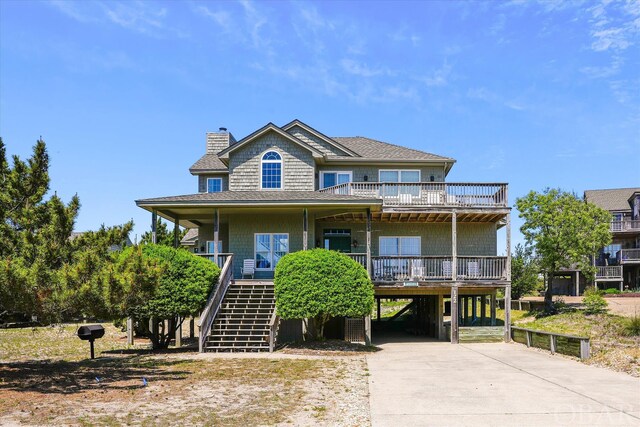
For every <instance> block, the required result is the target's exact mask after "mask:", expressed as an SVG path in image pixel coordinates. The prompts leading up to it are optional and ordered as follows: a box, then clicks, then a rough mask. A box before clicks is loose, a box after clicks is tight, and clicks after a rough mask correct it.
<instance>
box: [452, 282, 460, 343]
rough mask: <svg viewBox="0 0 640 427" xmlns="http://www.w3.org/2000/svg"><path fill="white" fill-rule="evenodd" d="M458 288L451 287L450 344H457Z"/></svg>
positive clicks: (455, 286)
mask: <svg viewBox="0 0 640 427" xmlns="http://www.w3.org/2000/svg"><path fill="white" fill-rule="evenodd" d="M458 339H459V338H458V286H457V285H453V286H451V344H458Z"/></svg>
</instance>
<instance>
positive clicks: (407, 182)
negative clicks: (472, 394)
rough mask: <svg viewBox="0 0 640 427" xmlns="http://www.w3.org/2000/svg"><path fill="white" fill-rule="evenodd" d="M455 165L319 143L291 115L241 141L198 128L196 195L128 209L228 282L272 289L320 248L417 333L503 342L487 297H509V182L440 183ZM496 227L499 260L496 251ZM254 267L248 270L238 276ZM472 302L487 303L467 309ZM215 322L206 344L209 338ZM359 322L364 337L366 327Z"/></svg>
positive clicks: (362, 144) (350, 144) (381, 149)
mask: <svg viewBox="0 0 640 427" xmlns="http://www.w3.org/2000/svg"><path fill="white" fill-rule="evenodd" d="M454 163H455V160H454V159H452V158H449V157H443V156H439V155H435V154H430V153H426V152H423V151H418V150H415V149H410V148H406V147H402V146H399V145H393V144H389V143H385V142H381V141H377V140H374V139H370V138H365V137H360V136H356V137H328V136H326V135H324V134H323V133H321V132H320V131H318V130H316V129H314V128H312V127H310V126H308V125H306V124H304V123H302V122H300V121H299V120H294V121H292V122H291V123H288V124H286V125H284V126H281V127H279V126H276V125H274V124H272V123H269V124H267V125H266V126H264V127H262V128H260V129H258V130H256V131H255V132H253V133H251V134H250V135H248V136H246V137H244V138H242V139H240V140H236V139H235V138H234V137H233V135H231V133H229V132H227V130H226V129H225V128H221V129H220V131H219V132H211V133H207V141H206V153H205V154H204V155H203V156H202V157H201V158H200V159H199V160H198V161H197V162H196V163H195V164H193V166H191V168H190V169H189V171H190V172H191V174H193V175H195V176H196V177H197V179H198V182H197V192H196V193H192V194H187V195H179V196H169V197H158V198H152V199H143V200H137V201H136V204H137V205H138V206H139V207H141V208H144V209H146V210H148V211H150V212H152V216H153V224H155V215H160V216H162V217H163V218H165V219H167V220H170V221H173V222H174V223H175V224H176V225H180V226H183V227H187V228H189V229H190V230H189V232H188V233H187V235H186V236H185V237H184V238H183V239H182V242H181V243H182V245H184V246H186V247H190V248H191V250H192V251H193V252H195V253H197V254H198V255H200V256H205V257H208V258H210V259H211V260H212V261H215V262H218V264H219V265H221V266H223V265H224V263H225V262H227V263H229V262H230V261H229V260H230V259H232V260H233V261H232V264H229V267H232V277H233V278H235V285H234V286H236V287H238V286H243V284H244V285H246V286H250V285H249V284H251V283H254V284H255V283H257V282H243V281H241V279H243V278H248V279H254V280H256V281H257V280H262V281H263V282H264V283H267V284H268V285H271V283H270V280H271V279H272V278H273V273H274V269H275V266H276V264H277V263H278V260H279V259H280V258H281V257H282V256H284V255H285V254H286V253H289V252H294V251H299V250H306V249H311V248H316V247H321V248H327V249H332V250H337V251H341V252H344V253H345V254H347V255H348V256H350V257H352V258H353V259H354V260H356V261H358V262H359V263H361V264H362V265H363V266H364V267H365V268H366V269H367V271H368V272H369V275H370V277H371V279H372V281H373V283H374V285H375V295H376V299H377V300H378V303H379V301H380V299H387V298H391V299H394V298H407V299H412V300H413V301H414V303H415V304H414V311H415V312H417V313H418V316H417V318H418V319H421V320H420V322H421V323H420V324H419V325H417V326H416V328H417V333H419V334H423V335H426V336H431V337H434V338H438V339H451V341H452V342H454V343H455V342H458V341H459V340H461V341H462V340H472V339H473V336H474V334H475V333H476V332H477V331H479V330H480V329H479V328H474V326H480V325H484V330H483V331H484V333H486V334H489V335H490V336H492V337H493V338H496V337H499V338H500V339H503V338H504V339H507V340H508V337H509V328H508V327H504V328H503V327H502V326H495V324H496V320H495V299H496V292H497V291H498V290H502V291H504V293H505V294H506V298H507V299H509V298H510V290H511V288H510V286H511V285H510V208H509V203H508V200H507V184H504V183H450V182H447V181H446V177H447V175H448V174H449V172H450V170H451V168H452V167H453V165H454ZM505 226H506V239H507V244H506V247H507V254H508V255H507V256H498V254H497V231H498V229H499V228H501V227H505ZM251 264H253V265H254V266H255V273H254V274H253V275H243V267H247V266H248V267H251ZM244 272H245V273H246V272H247V271H244ZM251 286H253V285H251ZM256 286H257V285H256ZM271 286H272V285H271ZM229 289H230V290H233V289H235V288H234V287H233V286H230V287H229ZM229 292H231V291H229ZM265 292H266V291H265ZM223 297H225V298H228V297H226V296H224V295H223ZM449 298H451V305H449V304H445V303H444V300H445V299H449ZM470 299H472V300H473V301H483V302H491V304H490V305H489V306H488V307H490V308H489V309H487V305H486V304H484V305H482V306H478V308H477V309H476V308H475V307H476V305H473V307H474V308H473V309H470V308H468V307H470V304H467V302H468V301H469V300H470ZM506 306H507V307H509V304H507V305H506ZM449 307H451V308H449ZM221 310H222V309H221ZM449 311H451V312H452V314H453V316H452V317H451V322H450V323H449V322H446V317H445V316H448V315H449ZM267 314H272V315H273V310H271V311H267ZM218 316H220V315H219V314H218ZM216 322H218V320H216ZM216 322H214V324H213V327H212V328H213V329H211V331H210V332H211V335H210V337H209V338H208V340H207V342H206V343H205V346H214V345H215V343H216V336H218V335H216V333H217V332H216V333H214V332H215V331H218V332H220V331H219V330H218V329H217V328H218V326H217V325H218V323H216ZM356 323H357V322H356ZM356 323H352V324H351V326H353V327H355V328H356V329H357V328H360V330H364V331H365V334H366V335H367V337H370V324H369V320H368V319H365V320H364V321H363V323H360V324H356ZM354 325H355V326H354ZM271 327H273V322H272V324H271ZM205 328H206V329H205V330H207V331H209V329H208V326H207V325H206V324H205ZM240 329H241V328H240ZM240 329H238V331H237V332H238V333H241V332H243V331H242V330H240ZM352 329H353V328H352ZM489 338H491V337H489ZM220 339H222V338H220ZM265 339H266V340H268V337H267V338H265ZM225 346H226V344H225ZM227 347H232V346H231V344H229V345H228V346H226V347H224V348H227ZM245 347H246V348H247V349H250V348H251V347H250V346H249V345H248V344H247V345H246V346H245ZM243 348H244V347H243Z"/></svg>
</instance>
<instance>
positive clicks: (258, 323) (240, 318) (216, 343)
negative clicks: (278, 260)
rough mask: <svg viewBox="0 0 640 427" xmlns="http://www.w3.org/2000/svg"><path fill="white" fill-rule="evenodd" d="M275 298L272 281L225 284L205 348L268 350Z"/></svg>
mask: <svg viewBox="0 0 640 427" xmlns="http://www.w3.org/2000/svg"><path fill="white" fill-rule="evenodd" d="M275 309H276V300H275V296H274V292H273V282H260V281H247V282H244V281H242V282H241V281H238V282H236V283H232V284H231V285H229V288H228V290H227V292H226V294H225V295H224V299H223V300H222V304H221V306H220V310H219V311H218V313H217V316H216V317H215V319H214V321H213V325H212V326H211V331H210V333H209V335H208V337H207V339H206V342H205V346H204V347H205V348H204V350H205V351H211V352H224V351H226V352H247V351H269V350H270V346H269V343H270V331H271V323H272V322H273V318H274V316H275Z"/></svg>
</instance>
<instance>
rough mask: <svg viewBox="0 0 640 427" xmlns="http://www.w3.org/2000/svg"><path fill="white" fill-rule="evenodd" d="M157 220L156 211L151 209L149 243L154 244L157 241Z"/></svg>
mask: <svg viewBox="0 0 640 427" xmlns="http://www.w3.org/2000/svg"><path fill="white" fill-rule="evenodd" d="M157 222H158V213H157V212H156V210H155V209H153V210H151V243H153V244H154V245H155V244H156V243H158V242H157V240H156V224H157Z"/></svg>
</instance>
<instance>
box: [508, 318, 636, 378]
mask: <svg viewBox="0 0 640 427" xmlns="http://www.w3.org/2000/svg"><path fill="white" fill-rule="evenodd" d="M628 321H629V319H627V318H625V317H622V316H617V315H613V314H598V315H586V314H585V313H584V312H583V311H574V312H568V313H561V314H556V315H553V316H547V317H541V318H539V319H535V320H532V319H524V320H522V321H520V322H518V323H517V326H520V327H523V328H528V329H534V330H538V331H546V332H557V333H561V334H567V335H577V336H582V337H589V338H590V340H591V359H589V360H587V363H591V364H596V365H600V366H605V367H608V368H611V369H614V370H617V371H622V372H626V373H628V374H631V375H634V376H640V337H639V336H627V333H626V332H625V327H626V326H627V325H628Z"/></svg>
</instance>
